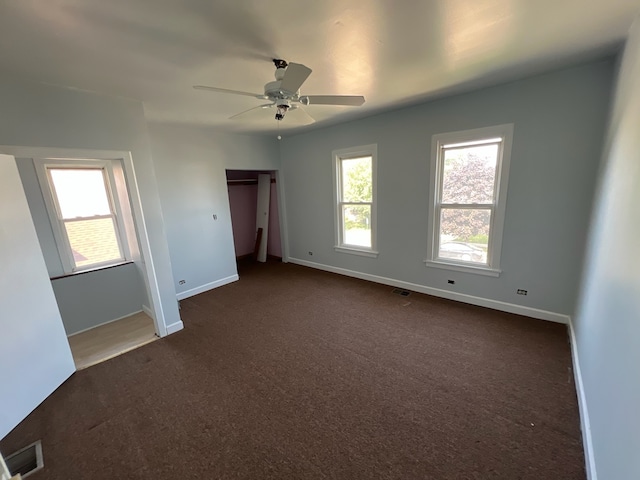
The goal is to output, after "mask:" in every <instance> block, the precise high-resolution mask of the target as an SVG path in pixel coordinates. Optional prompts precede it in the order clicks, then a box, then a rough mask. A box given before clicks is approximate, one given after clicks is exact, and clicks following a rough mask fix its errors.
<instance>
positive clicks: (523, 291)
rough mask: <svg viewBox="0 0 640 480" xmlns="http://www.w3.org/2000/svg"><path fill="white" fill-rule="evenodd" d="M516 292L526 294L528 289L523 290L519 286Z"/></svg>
mask: <svg viewBox="0 0 640 480" xmlns="http://www.w3.org/2000/svg"><path fill="white" fill-rule="evenodd" d="M516 293H517V294H518V295H526V294H527V291H526V290H523V289H521V288H519V289H518V290H517V291H516Z"/></svg>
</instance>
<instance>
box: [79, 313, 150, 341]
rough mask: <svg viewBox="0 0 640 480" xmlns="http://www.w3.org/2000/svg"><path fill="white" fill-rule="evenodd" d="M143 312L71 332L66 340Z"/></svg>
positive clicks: (128, 314)
mask: <svg viewBox="0 0 640 480" xmlns="http://www.w3.org/2000/svg"><path fill="white" fill-rule="evenodd" d="M143 308H144V307H143ZM143 311H144V310H136V311H135V312H131V313H127V314H126V315H123V316H122V317H118V318H114V319H113V320H107V321H106V322H102V323H99V324H97V325H94V326H93V327H89V328H85V329H83V330H78V331H77V332H73V333H70V334H69V335H67V338H71V337H73V336H75V335H78V334H80V333H84V332H88V331H89V330H93V329H94V328H98V327H101V326H103V325H108V324H110V323H113V322H117V321H118V320H124V319H125V318H127V317H130V316H131V315H135V314H136V313H141V312H143ZM152 318H153V317H152Z"/></svg>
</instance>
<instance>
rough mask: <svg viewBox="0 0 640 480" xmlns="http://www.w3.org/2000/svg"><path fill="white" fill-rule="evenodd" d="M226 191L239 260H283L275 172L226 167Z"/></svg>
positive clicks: (260, 261) (257, 261) (258, 261)
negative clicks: (228, 168)
mask: <svg viewBox="0 0 640 480" xmlns="http://www.w3.org/2000/svg"><path fill="white" fill-rule="evenodd" d="M226 175H227V190H228V194H229V208H230V210H231V224H232V229H233V243H234V247H235V252H236V261H237V262H238V264H243V263H252V262H256V263H266V262H281V261H282V238H281V227H280V216H281V215H280V211H279V208H278V185H277V175H276V172H275V171H273V170H271V171H268V170H267V171H265V170H227V171H226Z"/></svg>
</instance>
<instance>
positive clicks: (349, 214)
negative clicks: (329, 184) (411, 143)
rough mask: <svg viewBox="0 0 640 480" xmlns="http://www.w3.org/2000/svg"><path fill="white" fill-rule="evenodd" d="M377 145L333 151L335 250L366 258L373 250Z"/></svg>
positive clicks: (374, 249) (376, 254) (375, 255)
mask: <svg viewBox="0 0 640 480" xmlns="http://www.w3.org/2000/svg"><path fill="white" fill-rule="evenodd" d="M376 156H377V147H376V145H366V146H363V147H355V148H348V149H344V150H336V151H334V152H333V158H334V161H335V168H334V174H335V181H334V184H335V200H336V202H335V219H336V246H335V250H336V251H338V252H343V253H353V254H356V255H363V256H368V257H377V256H378V252H377V251H376V202H375V197H376Z"/></svg>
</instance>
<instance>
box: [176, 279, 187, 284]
mask: <svg viewBox="0 0 640 480" xmlns="http://www.w3.org/2000/svg"><path fill="white" fill-rule="evenodd" d="M178 283H179V284H180V285H184V284H185V283H187V281H186V280H180V281H179V282H178Z"/></svg>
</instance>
